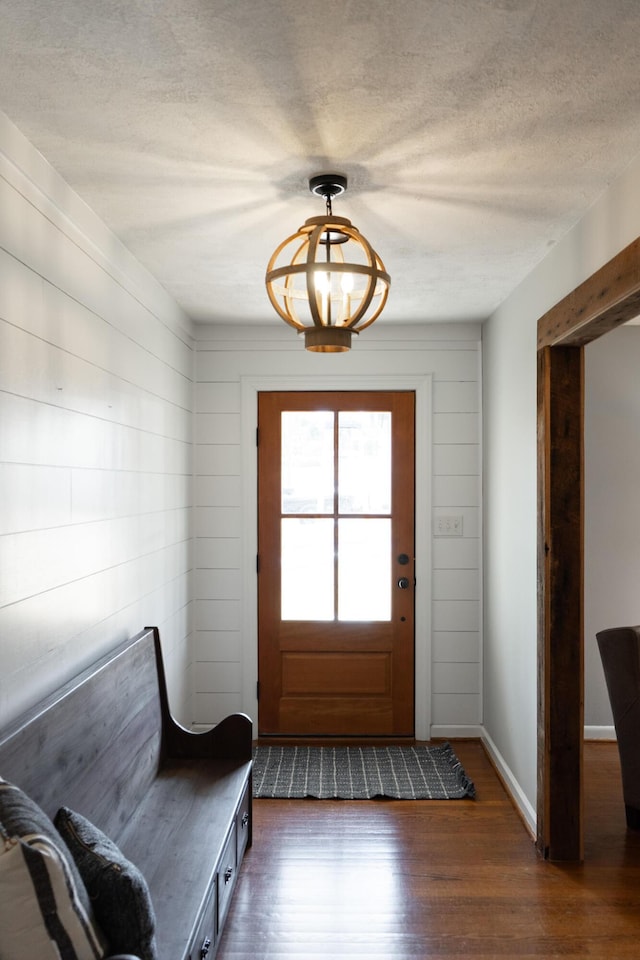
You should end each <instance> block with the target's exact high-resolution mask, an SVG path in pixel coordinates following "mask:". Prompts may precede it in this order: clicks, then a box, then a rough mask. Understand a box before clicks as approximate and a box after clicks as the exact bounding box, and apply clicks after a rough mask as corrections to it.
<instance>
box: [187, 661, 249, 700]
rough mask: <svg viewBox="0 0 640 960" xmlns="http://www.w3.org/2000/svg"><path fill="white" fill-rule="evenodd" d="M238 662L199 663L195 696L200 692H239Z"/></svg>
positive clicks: (239, 672)
mask: <svg viewBox="0 0 640 960" xmlns="http://www.w3.org/2000/svg"><path fill="white" fill-rule="evenodd" d="M240 685H241V671H240V664H239V663H230V662H229V661H218V663H200V664H198V670H197V672H196V696H197V695H198V694H200V693H240Z"/></svg>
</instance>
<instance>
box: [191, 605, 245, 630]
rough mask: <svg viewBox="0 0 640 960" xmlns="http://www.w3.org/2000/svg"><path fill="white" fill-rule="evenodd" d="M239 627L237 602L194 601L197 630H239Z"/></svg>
mask: <svg viewBox="0 0 640 960" xmlns="http://www.w3.org/2000/svg"><path fill="white" fill-rule="evenodd" d="M240 626H241V602H240V601H239V600H196V628H197V629H198V630H239V629H240Z"/></svg>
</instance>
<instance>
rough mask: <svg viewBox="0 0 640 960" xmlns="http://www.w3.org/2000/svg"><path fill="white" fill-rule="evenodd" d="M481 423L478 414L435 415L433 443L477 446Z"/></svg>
mask: <svg viewBox="0 0 640 960" xmlns="http://www.w3.org/2000/svg"><path fill="white" fill-rule="evenodd" d="M478 435H479V423H478V414H477V413H434V415H433V442H434V444H437V443H472V444H477V442H478Z"/></svg>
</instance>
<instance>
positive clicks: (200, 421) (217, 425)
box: [196, 413, 240, 443]
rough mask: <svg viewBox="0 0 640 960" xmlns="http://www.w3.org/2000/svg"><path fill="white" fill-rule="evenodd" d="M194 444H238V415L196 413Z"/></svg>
mask: <svg viewBox="0 0 640 960" xmlns="http://www.w3.org/2000/svg"><path fill="white" fill-rule="evenodd" d="M196 443H240V415H239V414H237V413H197V414H196Z"/></svg>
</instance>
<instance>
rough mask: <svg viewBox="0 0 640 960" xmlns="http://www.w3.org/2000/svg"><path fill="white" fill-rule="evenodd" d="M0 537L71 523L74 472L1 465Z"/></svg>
mask: <svg viewBox="0 0 640 960" xmlns="http://www.w3.org/2000/svg"><path fill="white" fill-rule="evenodd" d="M0 504H4V509H3V510H2V511H1V512H0V535H2V534H7V533H20V532H23V531H26V530H36V529H41V528H45V527H59V526H62V525H64V524H67V523H69V522H70V521H71V515H72V471H71V470H68V469H65V468H64V467H30V466H26V465H24V464H21V463H15V464H14V463H0Z"/></svg>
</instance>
